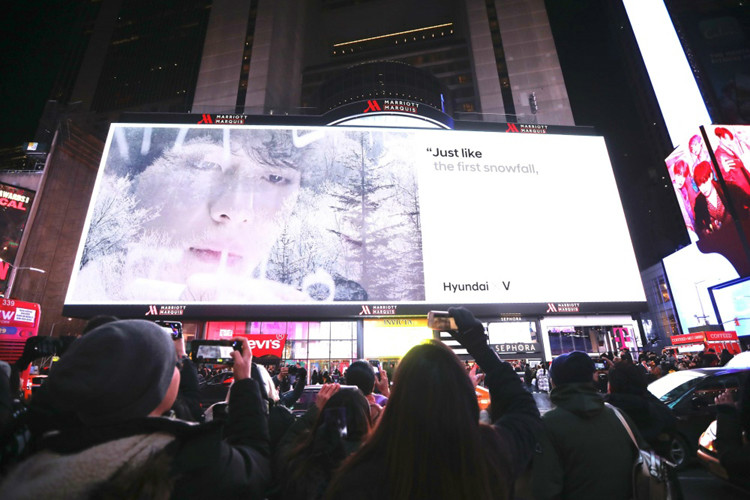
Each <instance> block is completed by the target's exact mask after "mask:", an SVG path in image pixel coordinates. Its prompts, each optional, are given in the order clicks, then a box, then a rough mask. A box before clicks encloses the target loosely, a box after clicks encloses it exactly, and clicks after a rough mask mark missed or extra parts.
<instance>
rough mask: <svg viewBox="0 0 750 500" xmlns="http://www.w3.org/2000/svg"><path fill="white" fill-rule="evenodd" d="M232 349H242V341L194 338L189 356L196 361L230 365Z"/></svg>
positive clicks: (231, 362) (232, 362) (232, 360)
mask: <svg viewBox="0 0 750 500" xmlns="http://www.w3.org/2000/svg"><path fill="white" fill-rule="evenodd" d="M232 351H242V343H241V342H240V341H238V340H194V341H193V342H192V345H191V349H190V357H191V359H192V360H193V361H194V362H196V363H204V364H212V365H232V364H234V359H233V358H232Z"/></svg>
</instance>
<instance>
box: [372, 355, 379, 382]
mask: <svg viewBox="0 0 750 500" xmlns="http://www.w3.org/2000/svg"><path fill="white" fill-rule="evenodd" d="M370 364H371V365H372V371H373V372H375V377H377V379H378V380H380V361H379V360H377V359H371V360H370Z"/></svg>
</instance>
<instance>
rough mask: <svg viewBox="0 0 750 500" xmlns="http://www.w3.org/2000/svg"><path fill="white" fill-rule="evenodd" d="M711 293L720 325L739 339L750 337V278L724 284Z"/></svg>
mask: <svg viewBox="0 0 750 500" xmlns="http://www.w3.org/2000/svg"><path fill="white" fill-rule="evenodd" d="M709 291H710V293H711V299H712V302H713V304H714V307H715V309H716V314H717V316H718V318H717V319H718V320H719V323H720V324H722V325H723V326H724V328H725V329H726V330H734V331H736V332H737V336H739V337H746V336H748V335H750V278H742V279H738V280H732V281H729V282H727V283H722V284H721V285H717V286H714V287H712V288H710V289H709Z"/></svg>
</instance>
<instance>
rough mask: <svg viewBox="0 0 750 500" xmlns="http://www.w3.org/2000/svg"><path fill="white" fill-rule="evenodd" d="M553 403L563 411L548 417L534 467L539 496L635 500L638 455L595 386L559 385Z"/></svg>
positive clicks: (554, 393)
mask: <svg viewBox="0 0 750 500" xmlns="http://www.w3.org/2000/svg"><path fill="white" fill-rule="evenodd" d="M550 399H551V401H552V403H553V404H555V405H556V406H557V407H556V408H555V409H553V410H551V411H549V412H547V413H546V414H545V415H544V416H543V417H542V421H543V423H544V432H543V433H541V435H540V436H539V445H540V446H539V448H538V449H537V454H536V455H535V457H534V462H533V465H532V476H533V483H532V484H533V491H534V497H535V498H536V499H537V500H543V499H550V498H562V499H566V498H574V499H576V500H585V499H589V498H590V499H601V498H608V499H623V500H624V499H627V498H630V496H631V480H632V470H633V463H634V461H635V458H636V453H637V451H636V449H635V446H634V445H633V442H632V441H631V440H630V437H629V436H628V433H627V431H626V430H625V428H624V427H623V426H622V424H621V423H620V421H619V420H618V418H617V416H616V415H615V413H614V412H613V411H612V410H611V409H610V408H607V407H606V406H605V405H604V400H603V398H602V396H601V395H600V394H599V393H597V392H596V390H595V389H594V384H593V383H572V384H564V385H561V386H559V387H555V388H553V389H552V392H551V393H550ZM625 418H626V419H627V416H626V417H625ZM628 423H629V424H630V426H631V429H633V430H634V432H637V431H636V430H635V425H633V424H632V422H630V421H629V422H628Z"/></svg>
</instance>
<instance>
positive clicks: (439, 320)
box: [427, 311, 458, 332]
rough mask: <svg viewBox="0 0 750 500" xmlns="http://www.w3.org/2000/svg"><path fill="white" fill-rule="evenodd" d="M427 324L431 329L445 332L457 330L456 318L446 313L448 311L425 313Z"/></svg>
mask: <svg viewBox="0 0 750 500" xmlns="http://www.w3.org/2000/svg"><path fill="white" fill-rule="evenodd" d="M427 326H428V328H431V329H432V330H438V331H441V332H447V331H449V330H458V325H456V320H455V319H453V317H452V316H451V315H450V314H448V311H430V312H428V313H427Z"/></svg>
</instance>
